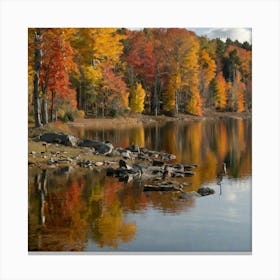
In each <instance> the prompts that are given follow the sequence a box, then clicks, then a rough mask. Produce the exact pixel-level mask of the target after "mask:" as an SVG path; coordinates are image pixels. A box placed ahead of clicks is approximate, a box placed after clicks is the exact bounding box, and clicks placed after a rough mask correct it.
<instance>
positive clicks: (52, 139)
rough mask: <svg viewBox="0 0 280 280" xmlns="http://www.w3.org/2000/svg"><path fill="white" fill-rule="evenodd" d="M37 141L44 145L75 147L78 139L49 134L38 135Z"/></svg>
mask: <svg viewBox="0 0 280 280" xmlns="http://www.w3.org/2000/svg"><path fill="white" fill-rule="evenodd" d="M39 140H40V141H44V142H46V143H58V144H62V145H65V146H76V145H77V142H78V139H77V138H76V137H74V136H73V135H68V134H63V133H51V132H48V133H45V134H43V135H40V136H39Z"/></svg>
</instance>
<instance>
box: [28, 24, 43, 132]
mask: <svg viewBox="0 0 280 280" xmlns="http://www.w3.org/2000/svg"><path fill="white" fill-rule="evenodd" d="M41 44H42V34H41V30H40V28H36V29H34V80H33V81H34V82H33V106H34V119H35V127H40V126H41V125H42V121H41V103H40V71H41V57H42V46H41ZM30 51H31V50H30ZM29 71H32V68H30V70H29Z"/></svg>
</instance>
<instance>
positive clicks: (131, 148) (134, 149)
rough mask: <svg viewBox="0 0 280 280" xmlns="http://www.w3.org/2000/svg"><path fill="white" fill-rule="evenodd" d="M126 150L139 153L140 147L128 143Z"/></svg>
mask: <svg viewBox="0 0 280 280" xmlns="http://www.w3.org/2000/svg"><path fill="white" fill-rule="evenodd" d="M126 150H129V151H131V152H132V153H140V148H139V146H137V145H130V146H129V147H127V148H126Z"/></svg>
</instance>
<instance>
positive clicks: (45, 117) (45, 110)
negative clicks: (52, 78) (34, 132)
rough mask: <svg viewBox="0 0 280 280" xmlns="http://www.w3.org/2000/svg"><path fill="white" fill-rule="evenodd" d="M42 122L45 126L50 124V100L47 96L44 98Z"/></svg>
mask: <svg viewBox="0 0 280 280" xmlns="http://www.w3.org/2000/svg"><path fill="white" fill-rule="evenodd" d="M42 122H43V125H46V124H47V123H48V100H47V98H46V97H45V96H44V97H43V98H42Z"/></svg>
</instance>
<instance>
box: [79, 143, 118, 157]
mask: <svg viewBox="0 0 280 280" xmlns="http://www.w3.org/2000/svg"><path fill="white" fill-rule="evenodd" d="M78 145H79V147H89V148H92V149H94V151H95V152H96V153H97V154H102V155H109V154H111V153H112V151H113V149H114V146H113V144H112V143H110V142H107V141H106V142H101V141H97V140H91V139H84V140H81V141H79V143H78Z"/></svg>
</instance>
